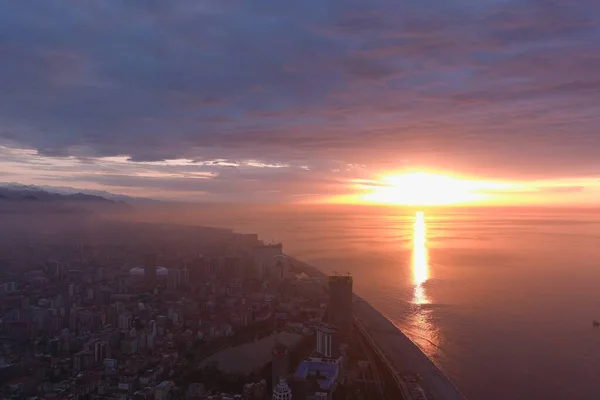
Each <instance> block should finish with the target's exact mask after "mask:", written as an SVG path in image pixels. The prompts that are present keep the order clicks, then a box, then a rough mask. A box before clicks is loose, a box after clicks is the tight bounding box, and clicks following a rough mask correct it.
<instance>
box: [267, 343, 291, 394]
mask: <svg viewBox="0 0 600 400" xmlns="http://www.w3.org/2000/svg"><path fill="white" fill-rule="evenodd" d="M271 361H272V363H271V364H272V381H271V382H273V385H275V383H276V382H279V380H280V379H287V377H288V374H289V362H290V361H289V351H288V348H287V347H286V346H285V345H284V344H282V343H276V344H275V346H274V347H273V351H272V353H271Z"/></svg>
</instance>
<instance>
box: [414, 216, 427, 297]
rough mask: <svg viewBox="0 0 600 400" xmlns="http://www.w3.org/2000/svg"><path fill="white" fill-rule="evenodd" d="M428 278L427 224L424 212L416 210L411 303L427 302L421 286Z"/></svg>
mask: <svg viewBox="0 0 600 400" xmlns="http://www.w3.org/2000/svg"><path fill="white" fill-rule="evenodd" d="M428 279H429V260H428V254H427V225H426V224H425V213H423V211H418V212H417V213H416V214H415V223H414V228H413V252H412V281H413V285H414V286H415V288H414V295H413V303H415V304H427V303H429V299H428V298H427V294H426V293H425V289H424V288H423V284H424V283H425V282H427V280H428Z"/></svg>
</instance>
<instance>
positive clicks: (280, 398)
mask: <svg viewBox="0 0 600 400" xmlns="http://www.w3.org/2000/svg"><path fill="white" fill-rule="evenodd" d="M273 400H292V389H290V387H289V386H288V385H287V383H286V382H285V379H280V380H279V383H278V384H277V386H275V387H274V388H273Z"/></svg>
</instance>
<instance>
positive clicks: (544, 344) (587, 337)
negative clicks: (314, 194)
mask: <svg viewBox="0 0 600 400" xmlns="http://www.w3.org/2000/svg"><path fill="white" fill-rule="evenodd" d="M201 214H202V215H201V220H202V222H203V223H209V224H212V225H217V226H227V227H233V228H235V229H237V230H239V231H242V232H257V233H259V234H260V236H261V238H263V239H265V240H270V239H273V240H278V241H279V240H280V241H283V242H284V249H285V251H286V252H287V253H288V254H291V255H293V256H295V257H297V258H300V259H302V260H303V261H306V262H308V263H310V264H312V265H314V266H316V267H318V268H320V269H321V270H323V271H324V272H332V271H350V272H351V273H352V274H353V275H354V277H355V280H354V282H355V291H356V292H357V293H358V294H359V295H361V296H363V297H364V298H365V299H366V300H368V301H369V302H370V303H371V304H372V305H374V306H375V307H376V308H378V309H379V310H380V311H381V312H382V313H383V314H385V315H386V316H387V317H388V318H389V319H390V320H392V321H393V322H394V323H395V324H396V325H397V326H398V327H399V328H400V329H402V330H403V331H404V332H405V333H406V334H407V335H408V336H409V337H410V338H411V339H412V340H413V341H414V342H415V343H417V344H418V345H419V346H420V347H421V348H422V349H423V351H424V352H426V354H428V355H429V356H430V357H431V358H432V359H433V360H434V362H435V363H436V364H437V365H438V366H439V367H440V368H441V369H442V370H443V371H444V372H445V373H446V374H447V375H448V376H449V377H450V378H451V379H452V380H453V381H454V382H455V383H456V385H457V386H458V387H459V388H460V389H461V391H462V392H463V393H464V394H465V395H466V396H467V397H468V398H470V399H566V398H568V399H600V378H598V374H599V373H600V329H598V328H593V327H592V323H591V321H592V320H593V319H599V320H600V215H599V214H598V213H594V212H577V213H575V212H540V211H536V212H509V213H508V212H506V211H504V212H502V213H497V212H493V211H470V212H465V211H461V212H456V211H455V212H445V213H442V212H437V213H436V212H430V211H425V212H424V213H415V212H414V211H410V212H409V211H402V210H394V209H385V210H380V211H378V212H375V213H374V212H368V213H364V214H363V213H361V212H355V211H354V212H341V211H339V212H332V213H327V212H289V213H285V212H275V213H274V212H261V211H256V212H252V213H248V212H246V213H244V212H239V213H231V214H230V215H229V216H228V217H226V218H225V217H216V216H214V215H211V214H210V213H201Z"/></svg>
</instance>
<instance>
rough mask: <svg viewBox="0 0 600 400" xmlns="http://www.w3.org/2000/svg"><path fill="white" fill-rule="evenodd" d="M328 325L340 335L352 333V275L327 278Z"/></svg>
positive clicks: (337, 275)
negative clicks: (338, 331) (333, 327)
mask: <svg viewBox="0 0 600 400" xmlns="http://www.w3.org/2000/svg"><path fill="white" fill-rule="evenodd" d="M327 313H328V317H329V323H330V324H332V325H335V326H336V327H337V328H338V329H339V330H340V333H342V335H345V336H347V335H350V334H351V332H352V275H350V273H347V274H335V275H332V276H330V277H329V309H328V310H327Z"/></svg>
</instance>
